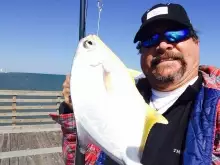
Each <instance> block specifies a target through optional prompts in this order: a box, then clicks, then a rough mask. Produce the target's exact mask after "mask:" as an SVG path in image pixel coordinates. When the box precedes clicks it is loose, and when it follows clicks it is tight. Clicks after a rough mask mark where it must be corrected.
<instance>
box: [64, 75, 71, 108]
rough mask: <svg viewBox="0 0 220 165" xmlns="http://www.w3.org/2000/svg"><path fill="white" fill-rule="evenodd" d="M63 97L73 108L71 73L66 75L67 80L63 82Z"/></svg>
mask: <svg viewBox="0 0 220 165" xmlns="http://www.w3.org/2000/svg"><path fill="white" fill-rule="evenodd" d="M62 93H63V97H64V101H65V103H66V104H67V105H68V107H69V108H70V109H73V107H72V102H71V98H70V75H69V74H68V75H66V80H65V81H64V83H63V92H62Z"/></svg>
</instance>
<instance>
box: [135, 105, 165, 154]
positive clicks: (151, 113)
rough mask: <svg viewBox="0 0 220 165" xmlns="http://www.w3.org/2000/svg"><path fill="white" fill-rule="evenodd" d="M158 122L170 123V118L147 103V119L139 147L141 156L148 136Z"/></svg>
mask: <svg viewBox="0 0 220 165" xmlns="http://www.w3.org/2000/svg"><path fill="white" fill-rule="evenodd" d="M156 123H161V124H168V120H167V119H166V118H165V117H164V116H163V115H161V114H159V113H158V112H157V111H156V110H155V109H153V108H151V107H150V106H148V105H147V114H146V119H145V123H144V130H143V135H142V140H141V144H140V147H139V153H140V157H141V156H142V153H143V150H144V146H145V143H146V140H147V137H148V135H149V133H150V131H151V129H152V127H153V126H154V125H155V124H156Z"/></svg>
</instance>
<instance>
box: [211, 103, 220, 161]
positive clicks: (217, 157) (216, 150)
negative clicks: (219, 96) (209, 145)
mask: <svg viewBox="0 0 220 165" xmlns="http://www.w3.org/2000/svg"><path fill="white" fill-rule="evenodd" d="M212 164H213V165H220V100H219V101H218V105H217V117H216V129H215V141H214V147H213V155H212Z"/></svg>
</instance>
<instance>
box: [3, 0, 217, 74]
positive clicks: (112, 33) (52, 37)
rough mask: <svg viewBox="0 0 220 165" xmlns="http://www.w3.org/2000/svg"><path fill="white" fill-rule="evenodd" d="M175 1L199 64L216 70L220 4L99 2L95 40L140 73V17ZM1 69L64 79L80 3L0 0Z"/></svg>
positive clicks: (93, 6) (92, 16)
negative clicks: (196, 45)
mask: <svg viewBox="0 0 220 165" xmlns="http://www.w3.org/2000/svg"><path fill="white" fill-rule="evenodd" d="M88 2H89V4H88V12H87V27H86V28H87V29H86V30H87V31H86V32H87V34H89V33H96V29H97V18H98V10H97V0H88ZM160 2H174V3H175V2H178V3H181V4H182V5H183V6H184V7H185V8H186V10H187V12H188V14H189V16H190V18H191V20H192V23H193V24H194V26H195V27H196V29H198V30H199V32H200V33H199V35H200V39H201V64H209V65H210V64H211V65H215V66H217V67H220V60H219V59H220V58H219V51H218V48H219V47H220V44H219V38H220V33H219V31H218V29H219V28H220V23H219V21H217V20H219V18H220V11H219V6H220V1H219V0H214V1H212V3H208V1H191V2H190V1H189V0H188V1H186V0H178V1H177V0H174V1H165V0H163V1H159V0H136V1H134V0H129V1H128V0H120V1H119V0H103V4H104V6H103V11H102V15H101V24H100V32H99V35H100V37H101V38H102V39H103V41H104V42H105V43H106V44H107V45H108V46H109V47H110V48H111V49H112V50H113V51H114V52H115V53H116V54H117V55H118V56H119V57H120V58H121V59H122V60H123V61H124V63H125V64H126V65H127V66H128V67H130V68H133V69H137V70H140V66H139V59H140V56H139V55H138V54H137V50H136V49H135V47H136V45H135V44H134V43H133V38H134V35H135V33H136V31H137V30H138V28H139V26H140V17H141V16H142V14H143V13H144V12H145V11H146V10H147V9H148V8H150V7H151V6H152V5H154V4H155V3H160ZM0 11H1V14H0V27H1V28H0V29H1V31H0V56H1V60H0V68H6V69H7V70H8V71H16V72H34V73H53V74H66V73H68V72H69V71H70V69H71V63H72V58H73V55H74V53H75V49H76V46H77V43H78V25H79V0H1V1H0Z"/></svg>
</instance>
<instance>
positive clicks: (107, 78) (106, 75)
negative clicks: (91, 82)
mask: <svg viewBox="0 0 220 165" xmlns="http://www.w3.org/2000/svg"><path fill="white" fill-rule="evenodd" d="M103 79H104V80H103V81H104V85H105V89H106V91H107V92H110V91H111V90H112V84H111V73H110V72H108V71H106V70H105V69H104V71H103Z"/></svg>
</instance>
